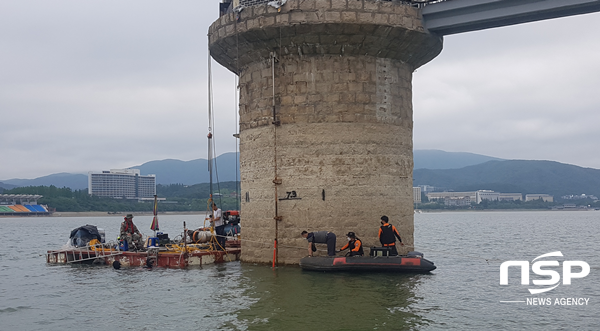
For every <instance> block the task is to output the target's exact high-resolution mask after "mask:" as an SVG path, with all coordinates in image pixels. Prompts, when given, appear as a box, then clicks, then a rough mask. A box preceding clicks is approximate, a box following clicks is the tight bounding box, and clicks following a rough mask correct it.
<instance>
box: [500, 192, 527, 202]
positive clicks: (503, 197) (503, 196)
mask: <svg viewBox="0 0 600 331" xmlns="http://www.w3.org/2000/svg"><path fill="white" fill-rule="evenodd" d="M498 200H500V201H517V200H519V201H523V194H521V193H499V195H498Z"/></svg>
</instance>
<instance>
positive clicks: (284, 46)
mask: <svg viewBox="0 0 600 331" xmlns="http://www.w3.org/2000/svg"><path fill="white" fill-rule="evenodd" d="M267 2H270V1H267V0H239V2H234V3H235V4H236V5H237V4H239V6H238V7H237V9H240V8H243V9H242V10H241V11H235V12H233V13H231V12H230V13H228V14H225V15H223V16H221V18H219V19H218V20H217V21H216V22H214V23H213V24H212V25H211V27H210V28H209V42H210V52H211V55H212V57H213V58H214V59H215V60H216V61H217V62H219V63H220V64H222V65H223V66H225V67H226V68H228V69H229V70H231V71H233V72H234V73H237V74H238V75H239V81H240V86H239V87H240V109H239V113H240V171H241V189H242V192H241V194H242V209H241V215H242V223H243V235H242V238H243V240H244V241H243V245H242V247H243V248H242V250H243V252H242V260H244V261H248V262H266V263H269V262H271V261H272V259H273V256H274V255H273V246H274V239H277V240H278V249H277V255H276V260H277V262H278V263H297V262H298V260H299V259H300V258H301V257H303V256H306V254H307V243H306V240H305V239H303V238H301V237H300V233H301V232H302V230H307V231H309V232H310V231H321V230H327V231H332V232H334V233H336V234H337V236H338V245H337V247H338V248H339V247H341V246H342V245H343V244H344V243H345V242H346V236H345V234H346V233H347V232H349V231H353V232H355V233H356V234H357V236H358V237H359V238H361V239H363V243H364V245H365V247H370V246H379V242H378V240H377V233H378V228H379V218H380V217H381V216H382V215H387V216H388V217H389V218H390V221H391V223H392V224H394V225H396V227H397V228H398V230H399V231H400V234H401V235H402V237H403V241H404V243H405V244H406V245H407V246H408V247H407V248H405V251H406V250H408V249H412V247H410V246H412V245H413V242H414V239H413V231H414V226H413V198H412V169H413V156H412V147H413V146H412V128H413V120H412V91H411V80H412V72H413V71H414V70H415V69H416V68H418V67H419V66H422V65H423V64H425V63H427V62H428V61H430V60H432V59H433V58H434V57H435V56H437V55H438V54H439V53H440V51H441V50H442V38H441V37H438V36H435V35H432V34H430V33H428V32H427V31H425V29H424V28H423V24H422V19H421V17H420V13H419V10H418V9H417V8H415V7H413V6H410V5H409V4H406V3H404V2H401V1H377V0H288V1H287V2H286V3H285V4H284V5H283V6H281V7H280V8H274V7H273V6H270V5H267ZM280 3H281V1H280ZM366 251H367V254H368V249H367V250H366ZM320 254H321V255H324V253H322V252H321V253H320Z"/></svg>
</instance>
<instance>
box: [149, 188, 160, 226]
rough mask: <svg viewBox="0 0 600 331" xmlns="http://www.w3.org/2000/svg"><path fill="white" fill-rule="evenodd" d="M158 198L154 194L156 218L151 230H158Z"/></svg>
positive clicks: (153, 220)
mask: <svg viewBox="0 0 600 331" xmlns="http://www.w3.org/2000/svg"><path fill="white" fill-rule="evenodd" d="M157 214H158V198H157V196H156V195H155V196H154V218H153V219H152V225H150V230H152V231H158V215H157Z"/></svg>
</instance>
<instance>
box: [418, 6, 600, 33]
mask: <svg viewBox="0 0 600 331" xmlns="http://www.w3.org/2000/svg"><path fill="white" fill-rule="evenodd" d="M598 11H600V0H568V1H565V0H452V1H445V2H439V3H436V4H431V5H428V6H425V7H424V8H423V19H424V21H425V26H426V28H427V29H428V30H429V31H430V32H433V33H436V34H438V35H442V36H443V35H450V34H456V33H462V32H469V31H477V30H484V29H489V28H497V27H502V26H508V25H515V24H521V23H528V22H535V21H541V20H547V19H552V18H559V17H566V16H573V15H580V14H587V13H593V12H598Z"/></svg>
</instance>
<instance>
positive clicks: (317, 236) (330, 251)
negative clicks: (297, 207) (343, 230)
mask: <svg viewBox="0 0 600 331" xmlns="http://www.w3.org/2000/svg"><path fill="white" fill-rule="evenodd" d="M302 237H304V238H305V239H306V240H308V256H313V252H315V251H316V250H317V247H315V244H327V255H329V256H335V241H336V238H335V233H333V232H328V231H317V232H306V231H302Z"/></svg>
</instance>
